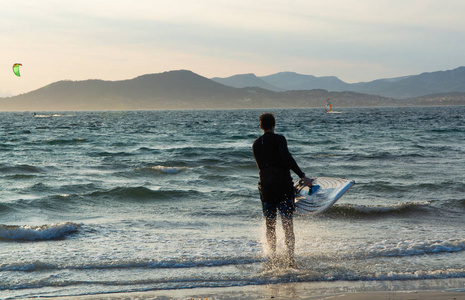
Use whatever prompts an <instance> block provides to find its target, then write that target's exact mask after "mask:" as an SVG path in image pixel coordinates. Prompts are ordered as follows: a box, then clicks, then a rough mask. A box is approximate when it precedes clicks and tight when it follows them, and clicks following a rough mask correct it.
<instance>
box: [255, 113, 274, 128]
mask: <svg viewBox="0 0 465 300" xmlns="http://www.w3.org/2000/svg"><path fill="white" fill-rule="evenodd" d="M259 120H260V126H261V127H262V128H263V130H270V129H272V128H273V127H275V125H276V120H275V119H274V115H273V114H270V113H265V114H261V115H260V118H259Z"/></svg>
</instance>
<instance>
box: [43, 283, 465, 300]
mask: <svg viewBox="0 0 465 300" xmlns="http://www.w3.org/2000/svg"><path fill="white" fill-rule="evenodd" d="M425 284H432V282H414V283H413V282H411V283H410V284H408V283H405V282H398V283H396V282H394V283H392V284H391V285H390V286H389V290H387V287H386V286H385V285H384V284H383V283H381V282H372V283H353V282H346V283H345V284H343V283H341V282H339V283H334V284H327V283H280V284H272V285H263V286H243V287H225V288H195V289H183V290H164V291H146V292H134V293H113V294H111V293H110V294H98V295H85V296H74V297H66V298H65V299H68V300H79V299H81V300H86V299H88V300H94V299H108V300H111V299H114V300H123V299H128V300H129V299H131V300H132V299H141V300H143V299H159V300H168V299H180V300H187V299H188V300H206V299H209V300H213V299H251V300H255V299H303V300H304V299H307V300H312V299H337V300H339V299H343V300H372V299H382V300H395V299H398V300H460V299H465V289H464V288H462V289H439V288H438V286H437V287H436V289H415V287H418V286H421V285H423V286H424V285H425ZM436 284H438V283H436ZM449 284H450V283H449ZM457 284H458V282H457ZM439 285H440V286H442V284H439ZM407 286H410V287H411V288H412V289H410V290H404V289H403V288H406V287H407ZM462 286H463V282H462ZM48 299H59V298H48Z"/></svg>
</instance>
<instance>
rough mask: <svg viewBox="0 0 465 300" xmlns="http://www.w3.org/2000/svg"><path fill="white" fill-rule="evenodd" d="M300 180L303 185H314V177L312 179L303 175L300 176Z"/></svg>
mask: <svg viewBox="0 0 465 300" xmlns="http://www.w3.org/2000/svg"><path fill="white" fill-rule="evenodd" d="M300 182H301V184H303V185H306V186H308V187H312V186H313V179H310V178H308V177H302V178H300Z"/></svg>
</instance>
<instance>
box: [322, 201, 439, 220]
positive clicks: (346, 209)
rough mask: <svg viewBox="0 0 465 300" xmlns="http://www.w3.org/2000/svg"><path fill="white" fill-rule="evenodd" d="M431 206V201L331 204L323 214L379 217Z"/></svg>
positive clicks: (413, 211)
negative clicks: (384, 203)
mask: <svg viewBox="0 0 465 300" xmlns="http://www.w3.org/2000/svg"><path fill="white" fill-rule="evenodd" d="M431 208H432V205H431V202H428V201H425V202H401V203H396V204H391V205H375V206H372V205H356V204H336V205H334V206H332V207H331V208H330V209H329V210H328V211H327V212H326V213H325V214H324V215H325V216H344V217H380V216H386V215H391V214H405V213H415V212H424V211H425V210H430V209H431Z"/></svg>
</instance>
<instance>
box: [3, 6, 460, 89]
mask: <svg viewBox="0 0 465 300" xmlns="http://www.w3.org/2000/svg"><path fill="white" fill-rule="evenodd" d="M0 3H1V9H0V32H1V34H0V41H1V43H0V80H1V85H0V96H8V95H17V94H21V93H26V92H29V91H32V90H35V89H38V88H40V87H43V86H45V85H47V84H50V83H53V82H56V81H60V80H85V79H103V80H124V79H131V78H134V77H137V76H140V75H144V74H151V73H161V72H165V71H170V70H179V69H185V70H191V71H193V72H195V73H197V74H199V75H202V76H205V77H207V78H211V77H228V76H232V75H236V74H245V73H254V74H255V75H257V76H265V75H270V74H274V73H277V72H281V71H292V72H297V73H300V74H306V75H314V76H337V77H338V78H340V79H341V80H343V81H345V82H348V83H353V82H360V81H371V80H375V79H380V78H391V77H399V76H405V75H415V74H420V73H423V72H433V71H440V70H451V69H455V68H457V67H459V66H464V65H465V18H464V17H463V14H464V12H465V1H464V0H441V1H438V0H278V1H276V0H130V1H129V0H79V1H66V0H40V1H38V0H21V1H11V0H0ZM16 62H19V63H22V64H23V66H22V68H21V74H22V76H21V77H20V78H18V77H16V76H15V75H14V74H13V72H12V65H13V63H16Z"/></svg>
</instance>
